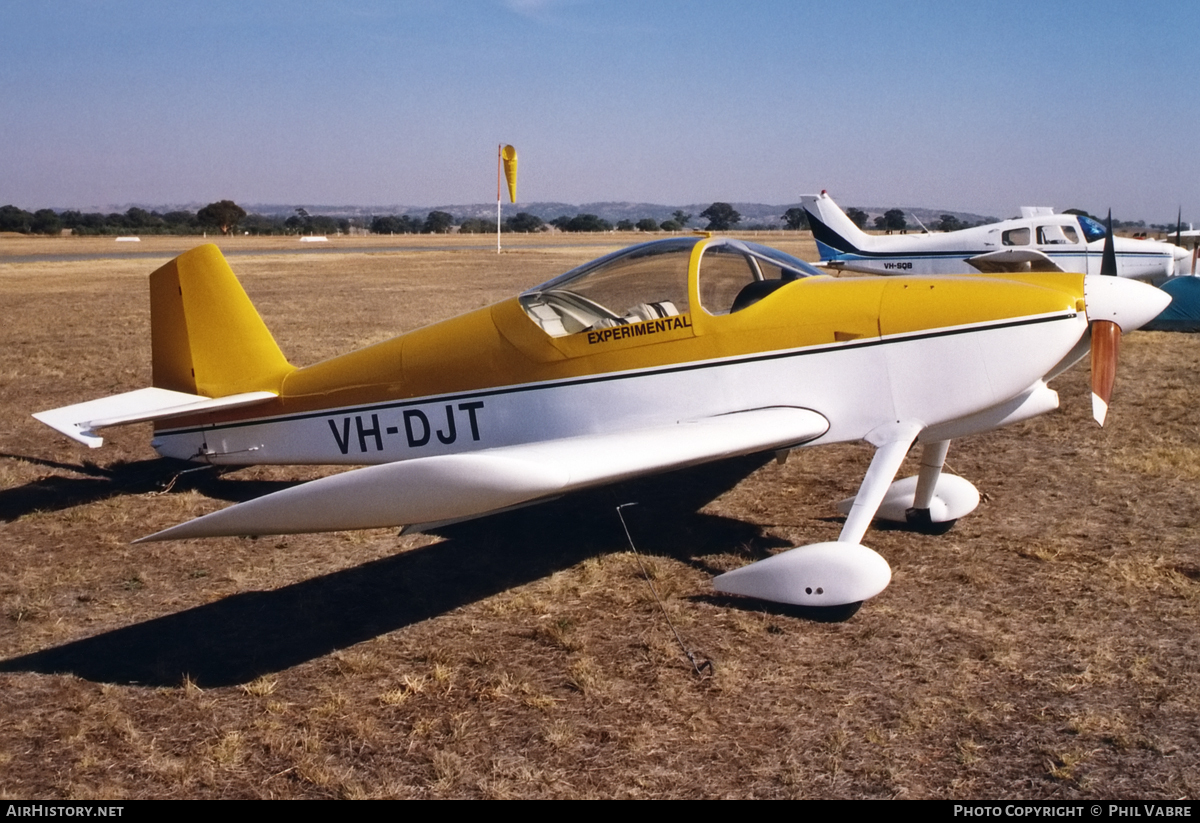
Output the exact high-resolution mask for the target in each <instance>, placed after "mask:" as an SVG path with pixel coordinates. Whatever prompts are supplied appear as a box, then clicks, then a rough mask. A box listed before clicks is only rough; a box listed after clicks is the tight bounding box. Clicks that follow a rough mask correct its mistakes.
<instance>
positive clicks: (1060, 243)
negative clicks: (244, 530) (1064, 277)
mask: <svg viewBox="0 0 1200 823" xmlns="http://www.w3.org/2000/svg"><path fill="white" fill-rule="evenodd" d="M801 203H802V205H803V208H804V210H805V212H807V213H808V224H809V226H810V227H811V228H812V233H813V239H815V240H816V241H817V249H818V251H819V252H820V255H821V265H823V266H826V267H829V268H834V269H844V270H846V271H855V272H863V273H865V274H958V273H961V272H963V271H966V270H967V269H966V268H965V266H964V264H966V265H967V266H971V267H973V268H974V269H975V270H976V271H980V272H992V273H994V272H1008V271H1012V272H1022V271H1025V272H1028V271H1035V272H1051V271H1077V272H1083V273H1084V274H1100V273H1101V271H1100V267H1101V262H1102V261H1101V257H1102V254H1103V250H1104V246H1105V238H1106V237H1107V235H1108V232H1107V231H1106V229H1105V227H1104V226H1103V225H1101V224H1100V223H1098V222H1097V221H1095V220H1093V219H1092V218H1090V217H1086V216H1083V215H1074V214H1054V211H1053V209H1049V208H1044V207H1029V206H1026V207H1024V208H1022V209H1021V214H1022V216H1021V217H1020V218H1017V219H1015V220H1004V221H1001V222H999V223H992V224H989V225H986V226H976V227H975V228H971V229H959V230H958V231H949V232H938V233H929V234H902V235H899V234H892V235H870V234H867V233H866V232H864V231H862V230H861V229H859V227H858V226H856V225H855V224H854V221H852V220H851V219H850V218H849V217H847V216H846V214H845V212H843V211H842V210H841V209H840V208H839V207H838V205H837V204H836V203H834V202H833V199H832V198H831V197H830V196H829V195H828V194H827V193H826V192H824V191H822V192H821V193H820V194H809V195H804V196H803V197H802V198H801ZM1111 248H1112V249H1113V251H1114V252H1115V253H1116V260H1117V274H1119V275H1120V276H1121V277H1130V278H1133V279H1135V280H1146V281H1149V282H1153V283H1159V282H1161V281H1163V280H1166V279H1167V278H1169V277H1175V276H1177V275H1183V274H1188V273H1189V265H1188V261H1189V259H1190V257H1191V255H1190V253H1188V252H1187V251H1186V250H1184V249H1180V248H1179V247H1178V246H1173V245H1171V244H1170V243H1160V242H1157V241H1154V240H1133V239H1130V238H1125V237H1114V238H1113V242H1112V246H1111Z"/></svg>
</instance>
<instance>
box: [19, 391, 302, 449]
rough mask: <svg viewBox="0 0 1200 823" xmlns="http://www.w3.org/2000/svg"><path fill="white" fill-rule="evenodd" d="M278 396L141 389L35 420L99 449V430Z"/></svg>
mask: <svg viewBox="0 0 1200 823" xmlns="http://www.w3.org/2000/svg"><path fill="white" fill-rule="evenodd" d="M277 396H278V395H276V394H275V392H269V391H256V392H245V393H243V394H231V395H229V396H228V397H217V398H213V397H203V396H201V395H198V394H187V393H186V392H178V391H170V390H168V389H153V388H151V389H138V390H137V391H131V392H125V393H124V394H114V395H111V396H109V397H101V398H100V399H98V400H88V401H87V402H85V403H76V404H75V405H73V406H63V407H62V408H59V409H50V410H49V411H43V412H37V413H36V414H34V415H33V416H34V419H36V420H40V421H41V422H42V423H45V424H46V425H47V426H49V427H50V428H52V429H54V430H55V431H58V432H61V433H63V434H65V435H66V436H67V437H69V438H71V439H72V440H78V441H79V442H80V443H82V444H84V445H85V446H90V447H91V448H93V449H98V448H100V446H102V445H103V444H104V438H102V437H100V435H98V434H96V429H102V428H106V427H108V426H121V425H124V424H126V423H144V422H146V421H147V420H166V419H168V418H171V417H184V416H186V415H189V414H199V413H200V412H206V411H214V410H216V409H236V408H239V407H241V406H253V405H255V404H256V403H265V402H266V401H268V400H273V399H275V397H277Z"/></svg>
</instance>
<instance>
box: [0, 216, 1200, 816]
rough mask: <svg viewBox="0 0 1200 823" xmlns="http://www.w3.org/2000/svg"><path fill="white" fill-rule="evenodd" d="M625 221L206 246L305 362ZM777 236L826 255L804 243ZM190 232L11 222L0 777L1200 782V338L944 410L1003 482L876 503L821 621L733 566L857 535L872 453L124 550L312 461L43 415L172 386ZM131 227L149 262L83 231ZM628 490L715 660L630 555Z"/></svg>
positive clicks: (974, 471) (899, 792) (1096, 792)
mask: <svg viewBox="0 0 1200 823" xmlns="http://www.w3.org/2000/svg"><path fill="white" fill-rule="evenodd" d="M641 239H645V236H644V235H624V236H622V235H597V236H584V237H583V238H581V237H579V236H573V237H562V236H556V237H552V238H548V237H545V236H535V237H524V238H509V237H507V236H506V237H505V247H506V248H505V252H504V254H501V255H497V254H496V253H495V249H494V237H492V238H489V237H488V236H486V235H484V236H479V235H476V236H471V237H448V238H430V237H429V236H420V237H411V236H410V237H395V238H392V237H387V238H341V239H331V240H330V242H329V243H327V244H320V246H321V248H320V251H319V252H314V253H309V254H296V253H294V252H295V251H296V250H297V247H299V246H301V244H299V243H297V242H296V241H295V240H294V238H276V239H271V238H263V239H258V238H232V239H230V240H228V241H220V245H221V246H222V248H223V249H225V250H226V251H227V252H229V253H231V263H232V265H233V267H234V270H235V271H236V272H238V274H239V276H240V277H241V278H242V282H243V284H244V285H245V287H246V290H247V291H248V292H249V294H250V296H251V298H252V299H253V300H254V301H255V303H256V305H257V306H258V307H259V309H260V311H261V312H262V315H263V317H264V319H265V320H266V322H267V324H268V326H269V327H270V328H271V329H272V331H273V332H274V333H275V335H276V338H277V339H278V341H279V343H280V346H281V347H282V348H283V350H284V352H285V353H286V354H287V355H288V357H289V358H290V359H291V360H292V362H293V363H296V364H306V363H311V362H314V361H317V360H319V359H322V358H325V357H328V356H331V355H334V354H337V353H341V352H344V351H347V350H349V349H352V348H356V347H360V346H364V345H367V344H370V343H374V342H378V341H380V340H384V339H386V338H388V337H391V336H393V335H395V334H398V333H400V332H402V331H406V330H409V329H413V328H416V327H418V326H421V325H425V324H426V323H429V322H432V321H434V320H438V319H441V318H444V317H448V316H452V315H454V314H457V313H459V312H462V311H465V310H468V309H473V308H476V307H478V306H482V305H486V304H488V303H491V302H494V301H496V300H499V299H501V298H504V297H507V296H509V295H511V294H513V293H514V292H516V291H518V290H520V289H523V288H525V287H528V286H531V285H534V284H536V283H538V282H541V281H544V280H547V279H549V278H550V277H551V276H553V275H555V274H558V273H560V272H562V271H565V270H566V269H568V268H570V267H572V266H574V265H577V264H578V263H581V262H584V261H586V260H589V259H591V258H593V257H596V256H598V255H600V254H603V253H605V252H607V251H610V250H613V249H615V248H619V247H621V246H624V245H627V244H629V243H633V242H637V241H638V240H641ZM753 239H757V240H760V241H762V242H766V243H768V244H771V245H776V246H778V247H779V248H782V249H784V250H786V251H789V252H792V253H794V254H798V255H800V256H802V257H805V258H806V259H814V258H815V250H814V248H813V244H812V241H811V240H810V239H809V238H808V235H806V234H800V235H792V234H784V235H779V234H776V235H774V236H759V237H757V238H753ZM199 242H202V240H200V239H198V238H147V239H145V240H143V241H142V242H141V243H137V244H135V243H128V244H126V243H120V244H117V243H114V242H113V240H112V239H111V238H53V239H45V238H29V239H26V238H10V237H0V306H3V307H4V323H3V326H2V327H0V524H2V525H0V547H2V551H3V558H4V562H3V563H2V564H0V716H2V717H3V718H4V722H3V723H0V797H3V798H30V797H36V798H79V799H83V798H190V797H205V798H218V797H221V798H223V797H348V798H367V797H847V798H858V797H896V798H926V797H945V798H974V799H982V798H1042V797H1045V798H1066V799H1070V798H1124V797H1127V798H1143V799H1152V798H1162V799H1169V798H1180V797H1190V798H1195V797H1196V796H1197V795H1200V711H1198V709H1200V697H1198V695H1200V638H1198V627H1200V547H1198V545H1197V540H1196V523H1197V522H1198V521H1200V517H1198V515H1200V505H1198V500H1200V490H1198V488H1200V485H1198V484H1200V447H1198V445H1197V437H1198V432H1200V403H1197V390H1196V388H1195V385H1194V384H1195V382H1196V380H1197V377H1198V375H1197V366H1196V364H1197V363H1198V362H1200V336H1194V335H1170V334H1162V333H1137V334H1134V335H1131V336H1128V337H1126V338H1125V341H1124V345H1123V347H1122V352H1121V368H1120V372H1119V377H1118V380H1117V388H1116V392H1115V395H1114V402H1113V407H1112V410H1111V412H1110V415H1109V423H1108V427H1107V428H1105V429H1103V430H1101V429H1098V428H1097V427H1096V426H1095V424H1094V423H1093V422H1092V421H1091V410H1090V398H1089V389H1088V372H1087V365H1086V363H1083V364H1080V365H1079V366H1076V367H1075V368H1074V369H1072V370H1071V371H1070V372H1068V373H1067V374H1065V375H1063V376H1062V377H1060V378H1059V379H1058V380H1057V381H1056V383H1055V388H1057V389H1058V391H1059V393H1060V397H1061V401H1062V408H1060V409H1059V411H1057V412H1055V413H1053V414H1050V415H1046V416H1044V417H1041V418H1037V419H1035V420H1032V421H1029V422H1027V423H1024V424H1019V425H1016V426H1013V427H1010V428H1007V429H1004V430H1002V431H999V432H993V433H991V434H988V435H983V436H979V437H974V438H968V439H965V440H962V441H956V442H955V444H954V445H953V446H952V448H951V451H950V456H949V461H948V464H949V466H950V468H951V469H952V470H953V471H955V472H957V473H960V474H962V475H964V476H965V477H967V478H968V479H970V480H971V481H972V482H974V483H975V484H976V485H977V486H978V488H979V489H980V491H981V493H982V494H983V496H984V502H983V504H982V505H981V506H980V508H979V510H977V511H976V512H975V513H974V514H972V515H971V516H970V517H968V518H965V519H964V520H963V521H962V522H961V523H959V524H958V525H957V526H956V527H955V528H954V529H953V530H952V531H950V532H949V533H948V534H945V535H942V536H936V537H935V536H922V535H917V534H910V533H908V532H905V531H900V530H878V529H875V530H872V531H871V532H869V533H868V535H867V538H866V539H865V541H864V542H865V543H866V544H867V545H869V546H871V547H872V548H874V549H876V550H877V551H879V552H880V553H881V554H883V555H884V556H885V557H886V558H887V559H888V560H889V562H890V563H891V564H892V568H893V571H894V577H893V580H892V584H891V586H890V587H889V588H888V589H887V590H886V591H885V592H884V593H883V594H882V595H880V596H879V597H878V598H876V599H874V600H872V601H870V602H868V603H867V604H866V605H865V606H864V608H863V609H862V611H860V612H859V613H858V614H857V615H856V616H854V617H853V618H852V619H850V620H849V621H848V622H845V623H840V624H822V623H815V622H811V621H808V620H804V619H801V618H799V617H796V616H794V615H791V614H788V613H786V612H783V611H779V610H768V609H765V608H761V607H759V606H755V605H753V604H748V603H741V602H737V601H733V600H726V599H722V598H718V597H716V596H715V595H714V593H713V591H712V589H711V587H710V585H709V579H710V577H711V576H712V574H713V573H715V572H719V571H722V570H725V569H728V568H733V567H735V566H738V565H741V564H744V563H745V562H748V561H749V560H751V559H755V558H758V557H762V556H765V555H766V554H768V553H770V552H773V551H776V550H778V549H779V548H781V547H784V546H788V545H795V544H802V543H812V542H818V541H823V540H833V539H836V536H837V533H838V531H839V530H840V528H841V518H840V517H839V516H837V514H836V511H835V509H834V507H833V503H834V502H835V501H836V500H838V499H840V498H842V497H847V496H850V495H852V494H853V493H854V492H855V490H856V489H857V486H858V484H859V482H860V481H861V479H862V474H863V472H864V471H865V469H866V466H867V463H868V462H869V460H870V449H869V447H866V446H862V445H847V446H838V447H828V448H822V449H814V450H811V451H799V452H796V453H795V454H793V456H792V458H791V459H790V460H789V461H788V462H787V463H785V464H783V465H778V464H776V463H774V462H770V463H768V464H766V465H764V466H762V467H761V468H757V469H756V467H755V466H756V464H755V461H740V462H736V463H734V464H730V465H725V466H721V467H718V468H717V469H715V470H714V469H710V470H706V471H699V472H689V473H684V474H680V475H670V476H667V477H665V478H663V479H661V480H659V481H657V482H647V483H641V484H638V485H635V486H632V487H624V488H620V489H616V490H605V491H602V492H598V493H595V494H591V495H588V496H584V497H582V498H575V499H568V500H564V501H560V502H557V503H553V504H548V505H546V506H542V507H538V508H535V509H532V510H526V511H523V512H516V513H513V514H510V515H505V516H501V517H496V518H491V519H486V520H483V521H478V522H476V523H474V524H468V525H464V526H461V527H458V528H455V529H448V530H446V532H445V533H444V535H440V536H438V535H419V534H418V535H409V536H404V537H401V536H398V535H397V533H396V531H395V530H379V531H367V532H353V533H335V534H326V535H296V536H288V537H273V538H262V539H243V538H219V539H210V540H205V541H184V542H179V543H155V544H149V545H142V546H131V545H130V541H131V540H133V539H135V538H137V537H140V536H142V535H145V534H148V533H150V532H153V531H156V530H158V529H160V528H164V527H166V526H168V525H172V524H175V523H178V522H180V521H182V520H185V519H188V518H190V517H193V516H195V515H198V514H201V513H204V512H208V511H212V510H214V509H217V508H220V507H223V506H226V505H228V504H229V502H231V501H236V500H242V499H247V498H250V497H254V496H257V495H259V494H263V493H265V492H267V491H271V490H274V489H277V488H280V487H281V485H282V484H284V483H286V482H289V481H293V480H296V479H306V478H310V477H315V476H318V475H319V474H320V473H322V472H323V471H324V470H322V469H304V468H296V467H280V468H254V469H245V470H241V471H237V472H232V473H229V474H225V475H223V476H220V477H218V476H216V475H215V474H213V473H212V472H211V471H210V470H202V471H198V472H193V473H190V474H184V475H177V472H178V471H179V469H180V466H179V465H178V464H166V462H165V461H159V460H156V459H155V455H154V453H153V451H152V450H151V449H150V447H149V445H148V441H149V434H150V429H149V426H135V427H129V428H125V429H114V430H110V431H109V432H107V441H108V442H107V443H106V445H105V448H104V449H102V450H99V451H91V450H88V449H85V448H83V447H82V446H78V445H77V444H74V443H73V442H70V441H68V440H66V439H65V438H62V437H60V436H59V435H57V434H56V433H54V432H53V431H51V430H50V429H48V428H46V427H44V426H42V425H41V424H39V423H37V422H36V421H34V420H33V419H32V418H30V417H29V414H30V413H31V412H34V411H38V410H42V409H47V408H52V407H56V406H60V405H65V404H68V403H73V402H79V401H81V400H85V399H90V398H93V397H97V396H100V395H105V394H111V393H115V392H120V391H127V390H131V389H135V388H140V387H142V386H144V385H148V384H149V380H150V349H149V337H150V335H149V306H148V302H149V301H148V297H147V289H146V280H145V278H146V275H147V274H149V272H150V271H152V270H153V269H155V268H156V267H157V266H158V265H160V264H161V263H162V262H165V261H166V260H167V259H169V258H170V257H171V256H173V255H174V254H176V253H178V252H180V251H183V250H185V249H187V248H190V247H191V246H193V245H196V244H198V243H199ZM489 243H491V244H492V245H490V246H489ZM584 244H587V245H584ZM304 245H306V246H307V245H308V244H304ZM313 245H314V246H315V245H317V244H313ZM131 247H132V248H131ZM339 247H341V248H350V249H355V250H356V251H338V249H339ZM114 252H119V253H122V254H126V253H136V254H137V255H138V256H137V257H136V258H133V259H75V258H77V257H82V258H88V257H90V256H96V255H107V254H112V253H114ZM234 253H236V254H237V256H236V257H234V256H232V254H234ZM62 257H68V258H71V259H61V258H62ZM13 259H19V260H21V261H23V262H12V261H13ZM758 462H761V461H758ZM910 462H914V458H912V457H910ZM914 472H915V466H911V465H910V466H906V467H905V469H903V470H902V473H903V474H911V473H914ZM746 475H748V476H746ZM743 476H746V477H745V479H744V480H741V482H738V481H739V480H740V479H741V478H742V477H743ZM630 500H636V501H638V502H639V503H640V505H639V506H637V507H635V508H632V509H627V510H626V512H627V517H628V520H629V524H630V530H631V532H632V534H633V538H634V540H635V541H636V542H637V545H638V547H639V549H641V550H642V552H643V553H644V554H645V558H644V562H645V566H646V568H647V570H648V571H649V574H650V577H651V578H652V579H653V581H654V585H655V586H656V587H657V590H658V592H659V594H660V596H661V597H662V598H663V601H664V603H665V605H666V609H667V611H668V613H669V614H670V616H671V620H672V621H674V623H675V626H676V627H677V628H678V630H679V632H680V633H681V635H682V636H683V638H684V640H685V642H686V643H687V644H688V645H689V647H690V648H692V649H693V650H694V651H695V653H696V655H697V658H698V659H699V660H710V661H711V662H712V664H713V668H712V671H711V673H709V672H708V671H707V670H705V673H704V676H698V675H697V674H696V672H695V671H694V670H693V667H692V664H691V663H689V662H688V661H687V659H685V658H684V656H683V654H682V653H681V651H680V649H679V647H678V645H677V644H676V642H675V640H674V637H673V635H672V633H671V629H670V628H669V627H668V626H667V624H666V623H665V622H664V620H663V618H662V617H661V614H660V612H659V609H658V606H657V605H656V603H655V599H654V596H653V594H652V593H651V592H650V590H649V588H648V587H647V584H646V582H645V580H644V579H643V576H642V571H641V569H640V568H639V564H638V560H637V558H636V557H635V556H634V555H633V554H632V553H631V552H630V551H629V550H628V544H627V543H626V541H625V536H624V533H623V532H622V530H621V526H620V522H619V521H618V520H617V518H616V515H615V513H614V511H613V506H614V505H616V504H617V503H624V502H627V501H630Z"/></svg>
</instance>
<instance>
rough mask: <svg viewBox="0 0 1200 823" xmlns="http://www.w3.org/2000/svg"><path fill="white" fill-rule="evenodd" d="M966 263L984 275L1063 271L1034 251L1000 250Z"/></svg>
mask: <svg viewBox="0 0 1200 823" xmlns="http://www.w3.org/2000/svg"><path fill="white" fill-rule="evenodd" d="M967 262H968V263H970V264H971V265H972V266H974V267H975V268H977V269H979V270H980V271H981V272H983V273H984V274H1004V273H1005V272H1023V271H1063V269H1062V268H1061V267H1060V266H1059V265H1058V264H1057V263H1055V262H1054V261H1053V260H1051V259H1050V258H1049V257H1047V256H1046V255H1045V254H1043V253H1042V252H1040V251H1037V250H1035V249H1002V250H1000V251H990V252H988V253H987V254H977V255H975V256H974V257H968V258H967Z"/></svg>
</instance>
